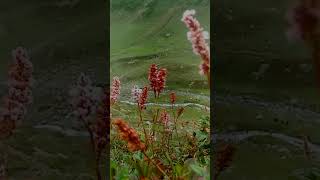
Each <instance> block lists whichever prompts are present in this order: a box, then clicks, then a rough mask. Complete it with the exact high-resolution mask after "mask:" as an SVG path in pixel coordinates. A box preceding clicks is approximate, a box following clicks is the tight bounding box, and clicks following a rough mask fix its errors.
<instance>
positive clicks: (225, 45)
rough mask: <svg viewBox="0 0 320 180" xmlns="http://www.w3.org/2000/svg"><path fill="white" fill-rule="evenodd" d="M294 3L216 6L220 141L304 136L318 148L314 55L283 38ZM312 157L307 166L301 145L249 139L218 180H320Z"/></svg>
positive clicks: (239, 145) (316, 155)
mask: <svg viewBox="0 0 320 180" xmlns="http://www.w3.org/2000/svg"><path fill="white" fill-rule="evenodd" d="M290 3H292V2H291V1H273V0H272V1H267V0H263V1H259V2H257V1H251V0H249V1H246V2H243V1H241V2H240V1H237V2H236V1H231V0H226V1H215V2H214V7H215V9H214V16H213V21H214V25H215V26H214V32H215V34H213V35H211V36H212V39H213V42H214V47H215V50H214V52H215V54H214V56H213V58H214V59H213V60H214V62H215V68H216V71H215V77H214V78H215V87H216V88H215V90H216V91H217V97H216V98H217V99H218V100H219V101H217V103H216V104H215V111H216V114H217V117H218V118H219V119H217V121H216V123H217V124H216V125H217V129H216V131H218V134H222V133H230V132H233V131H243V132H246V131H247V130H256V131H262V132H275V133H281V134H283V135H288V136H290V137H293V138H296V139H297V140H302V136H303V135H306V136H309V137H310V141H311V142H312V143H314V144H319V143H320V135H319V130H318V127H319V125H320V124H319V123H320V122H319V108H318V107H319V102H320V101H319V100H320V98H319V97H320V94H319V93H320V90H319V89H316V83H315V78H314V77H315V73H314V70H313V68H312V60H311V57H310V55H309V52H308V51H307V50H306V49H305V46H304V45H303V44H302V42H290V41H288V39H287V37H286V30H287V23H286V19H285V16H286V11H287V9H288V7H290V5H291V4H290ZM227 95H228V96H227ZM239 97H240V100H239ZM270 147H271V148H270ZM313 151H314V152H313V153H312V157H313V158H312V160H310V161H309V160H307V159H306V157H305V156H304V150H303V144H298V145H295V146H292V145H290V144H289V143H288V141H283V140H279V138H275V137H273V138H271V137H268V136H259V137H251V138H249V139H246V140H243V141H241V142H239V143H237V152H236V157H235V160H234V162H233V165H232V167H231V168H230V169H229V170H228V171H226V172H225V173H224V175H223V176H222V177H221V179H226V180H229V179H252V180H262V179H273V180H283V179H299V178H298V177H299V176H300V179H303V177H304V179H308V178H309V179H312V177H313V176H318V178H319V174H318V173H319V168H320V162H319V156H320V154H319V153H317V152H316V151H315V150H314V149H313ZM318 152H319V151H318ZM317 174H318V175H317Z"/></svg>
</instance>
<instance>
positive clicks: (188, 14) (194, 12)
mask: <svg viewBox="0 0 320 180" xmlns="http://www.w3.org/2000/svg"><path fill="white" fill-rule="evenodd" d="M195 14H196V10H194V9H191V10H186V11H185V12H184V13H183V15H182V21H184V19H185V18H186V17H187V16H194V15H195Z"/></svg>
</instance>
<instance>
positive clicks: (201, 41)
mask: <svg viewBox="0 0 320 180" xmlns="http://www.w3.org/2000/svg"><path fill="white" fill-rule="evenodd" d="M195 13H196V12H195V10H186V11H185V12H184V13H183V17H182V19H181V20H182V21H183V22H184V23H185V24H186V26H187V28H189V32H188V33H187V37H188V40H189V41H190V42H191V43H192V48H193V52H194V53H195V54H196V55H198V56H200V57H201V59H202V64H201V66H200V72H201V74H203V75H206V76H208V75H209V73H210V48H209V46H208V44H207V43H206V41H205V40H206V39H209V33H208V32H206V31H203V28H202V27H201V25H200V23H199V21H198V20H197V19H196V18H195V17H194V15H195Z"/></svg>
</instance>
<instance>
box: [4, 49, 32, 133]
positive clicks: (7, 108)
mask: <svg viewBox="0 0 320 180" xmlns="http://www.w3.org/2000/svg"><path fill="white" fill-rule="evenodd" d="M12 57H13V62H12V64H11V65H10V67H9V79H8V86H9V92H8V95H7V96H5V97H4V106H3V107H2V108H1V109H0V137H6V136H9V135H10V134H12V132H13V130H14V129H15V127H16V123H17V122H20V121H21V120H22V119H23V118H24V116H25V115H26V107H27V105H28V104H30V103H32V92H31V88H32V84H33V76H32V73H33V65H32V63H31V62H30V60H29V56H28V53H27V51H26V49H24V48H22V47H18V48H16V49H15V50H13V52H12Z"/></svg>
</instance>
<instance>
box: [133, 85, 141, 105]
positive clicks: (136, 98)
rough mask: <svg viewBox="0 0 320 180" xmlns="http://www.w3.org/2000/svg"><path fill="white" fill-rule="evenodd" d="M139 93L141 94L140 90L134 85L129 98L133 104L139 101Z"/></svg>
mask: <svg viewBox="0 0 320 180" xmlns="http://www.w3.org/2000/svg"><path fill="white" fill-rule="evenodd" d="M141 92H142V89H140V88H138V87H137V86H136V85H134V86H133V88H132V89H131V96H132V99H133V100H134V101H135V102H138V101H139V99H140V94H141Z"/></svg>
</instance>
